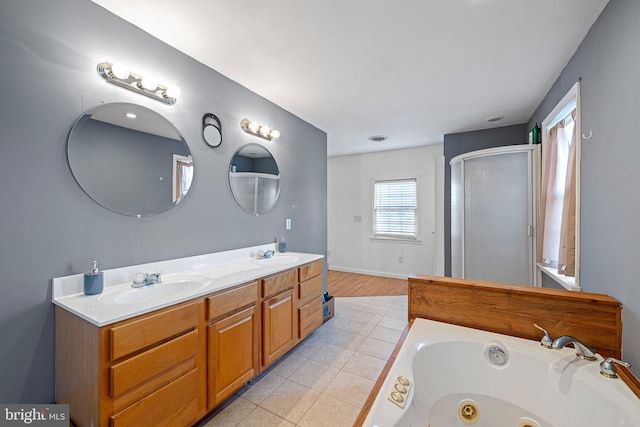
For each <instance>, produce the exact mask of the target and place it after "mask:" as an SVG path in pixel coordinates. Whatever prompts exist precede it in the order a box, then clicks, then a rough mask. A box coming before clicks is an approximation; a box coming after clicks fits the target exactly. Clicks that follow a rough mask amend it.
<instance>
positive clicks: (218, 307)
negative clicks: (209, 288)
mask: <svg viewBox="0 0 640 427" xmlns="http://www.w3.org/2000/svg"><path fill="white" fill-rule="evenodd" d="M257 302H258V282H253V283H249V284H247V285H242V286H240V287H238V288H235V289H231V290H228V291H224V292H221V293H219V294H217V295H214V296H211V297H208V298H207V319H208V320H213V319H216V318H218V317H220V316H224V315H225V314H229V313H233V312H234V311H236V310H238V309H240V308H244V307H248V306H250V305H252V304H256V303H257Z"/></svg>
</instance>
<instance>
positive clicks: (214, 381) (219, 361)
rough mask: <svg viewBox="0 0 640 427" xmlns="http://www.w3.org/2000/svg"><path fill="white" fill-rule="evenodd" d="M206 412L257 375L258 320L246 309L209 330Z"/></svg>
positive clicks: (211, 326) (255, 309) (253, 310)
mask: <svg viewBox="0 0 640 427" xmlns="http://www.w3.org/2000/svg"><path fill="white" fill-rule="evenodd" d="M208 335H209V337H208V338H209V344H208V345H209V374H208V375H209V396H208V398H209V408H212V407H213V406H215V405H217V404H218V403H220V402H221V401H222V400H224V399H225V398H226V397H228V396H229V395H230V394H232V393H233V392H234V391H236V390H237V389H238V388H240V387H242V385H244V384H245V383H246V382H247V381H249V380H250V379H251V378H253V377H254V376H255V375H257V373H258V318H257V308H256V306H253V307H249V308H247V309H245V310H242V311H240V312H238V313H236V314H233V315H231V316H229V317H226V318H223V319H221V320H219V321H217V322H215V323H212V324H211V325H209V326H208Z"/></svg>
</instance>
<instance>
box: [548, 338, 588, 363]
mask: <svg viewBox="0 0 640 427" xmlns="http://www.w3.org/2000/svg"><path fill="white" fill-rule="evenodd" d="M567 344H573V348H575V349H576V356H578V357H579V358H581V359H584V360H596V355H595V354H594V353H593V351H591V350H590V349H589V348H588V347H587V346H586V345H584V344H582V343H581V342H580V341H579V340H578V339H577V338H575V337H572V336H569V335H563V336H561V337H560V338H556V339H555V340H553V343H551V348H553V349H556V350H559V349H561V348H564V347H565V346H566V345H567Z"/></svg>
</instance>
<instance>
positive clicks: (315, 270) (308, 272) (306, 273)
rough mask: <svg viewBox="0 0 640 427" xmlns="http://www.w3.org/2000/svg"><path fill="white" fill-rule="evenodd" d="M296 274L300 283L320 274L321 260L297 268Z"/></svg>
mask: <svg viewBox="0 0 640 427" xmlns="http://www.w3.org/2000/svg"><path fill="white" fill-rule="evenodd" d="M298 272H299V273H298V274H299V278H300V281H301V282H304V281H305V280H309V279H311V278H312V277H315V276H317V275H319V274H322V260H321V259H319V260H317V261H313V262H311V263H309V264H306V265H303V266H301V267H298Z"/></svg>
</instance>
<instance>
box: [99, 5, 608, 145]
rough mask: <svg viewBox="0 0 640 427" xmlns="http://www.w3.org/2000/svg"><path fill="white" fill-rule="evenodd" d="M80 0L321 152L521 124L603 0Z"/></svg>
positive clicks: (424, 141) (433, 140)
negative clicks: (219, 77)
mask: <svg viewBox="0 0 640 427" xmlns="http://www.w3.org/2000/svg"><path fill="white" fill-rule="evenodd" d="M93 1H94V2H95V3H97V4H99V5H101V6H103V7H105V8H106V9H108V10H110V11H112V12H113V13H115V14H116V15H119V16H121V17H122V18H124V19H126V20H127V21H129V22H131V23H133V24H135V25H136V26H138V27H140V28H142V29H143V30H145V31H146V32H148V33H150V34H151V35H153V36H155V37H157V38H159V39H160V40H163V41H164V42H165V43H167V44H169V45H171V46H174V47H175V48H177V49H179V50H181V51H182V52H184V53H186V54H187V55H189V56H191V57H193V58H195V59H197V60H198V61H200V62H202V63H203V64H206V65H208V66H210V67H211V68H213V69H215V70H217V71H219V72H220V73H222V74H224V75H226V76H227V77H229V78H231V79H232V80H234V81H236V82H238V83H240V84H242V85H243V86H245V87H247V88H249V89H250V90H252V91H254V92H256V93H258V94H260V95H262V96H263V97H265V98H267V99H269V100H270V101H272V102H274V103H276V104H278V105H280V106H281V107H283V108H285V109H286V110H288V111H290V112H292V113H293V114H295V115H297V116H299V117H301V118H302V119H304V120H306V121H308V122H309V123H311V124H313V125H315V126H316V127H318V128H320V129H322V130H324V131H325V132H327V135H328V154H329V156H338V155H345V154H355V153H363V152H372V151H384V150H391V149H396V148H405V147H415V146H421V145H427V144H434V143H440V142H442V141H443V136H444V135H445V134H448V133H455V132H463V131H468V130H475V129H486V128H490V127H500V126H507V125H511V124H518V123H524V122H526V121H527V120H528V119H529V117H530V116H531V114H532V113H533V111H534V109H535V108H536V107H537V106H538V104H539V103H540V101H541V100H542V99H543V97H544V96H545V94H546V93H547V91H548V90H549V89H550V87H551V85H552V84H553V82H554V81H555V80H556V78H557V77H558V75H559V74H560V72H561V71H562V69H563V68H564V66H565V65H566V63H567V62H568V60H569V59H570V58H571V56H572V55H573V53H574V52H575V50H576V49H577V47H578V46H579V44H580V42H581V41H582V39H583V38H584V36H585V35H586V33H587V31H588V30H589V28H590V27H591V25H592V24H593V23H594V22H595V20H596V19H597V17H598V15H599V14H600V12H601V11H602V9H603V8H604V6H605V5H606V3H607V2H608V0H394V1H390V0H387V1H382V0H323V1H319V0H316V1H312V0H270V1H264V0H226V1H225V0H181V1H176V0H93ZM129 65H130V66H131V65H132V64H129ZM496 116H504V119H503V120H501V121H499V122H496V123H488V122H487V119H489V118H491V117H496ZM268 125H270V126H272V127H275V128H278V124H277V123H268ZM378 134H381V135H386V136H388V137H389V139H388V140H387V141H384V142H378V143H374V142H371V141H368V140H367V138H368V137H369V136H372V135H378ZM283 137H285V136H284V134H283Z"/></svg>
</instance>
